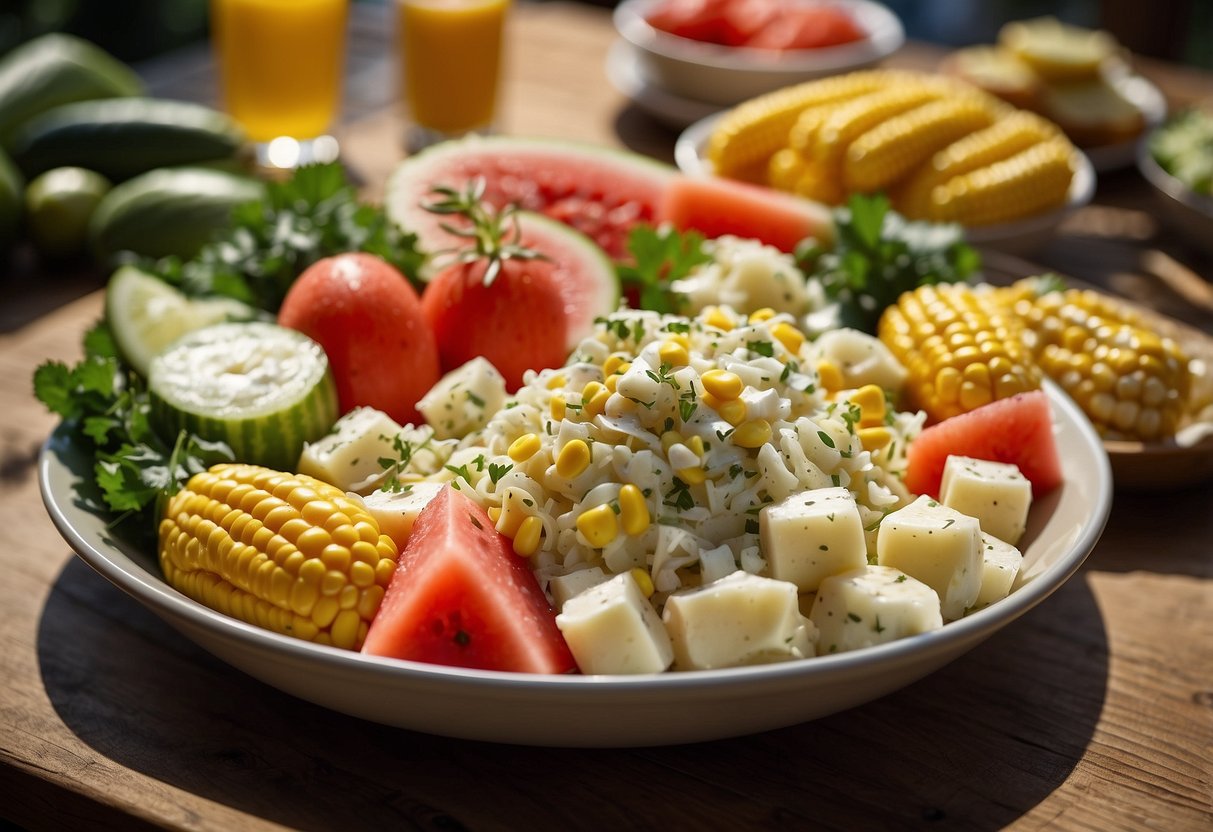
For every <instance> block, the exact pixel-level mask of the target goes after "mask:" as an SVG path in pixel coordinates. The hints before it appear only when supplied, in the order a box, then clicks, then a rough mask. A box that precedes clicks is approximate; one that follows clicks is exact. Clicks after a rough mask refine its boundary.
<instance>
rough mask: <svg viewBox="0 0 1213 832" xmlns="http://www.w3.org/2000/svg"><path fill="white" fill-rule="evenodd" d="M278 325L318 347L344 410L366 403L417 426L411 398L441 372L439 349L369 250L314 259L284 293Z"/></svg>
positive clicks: (401, 284) (411, 294) (413, 299)
mask: <svg viewBox="0 0 1213 832" xmlns="http://www.w3.org/2000/svg"><path fill="white" fill-rule="evenodd" d="M278 323H280V324H281V325H282V326H286V327H290V328H291V329H297V330H299V331H300V332H302V333H304V334H305V335H307V336H309V337H310V338H311V339H312V340H314V341H316V342H317V343H318V344H320V346H322V347H324V352H325V354H326V355H328V359H329V364H330V365H331V366H332V368H333V375H334V377H335V378H336V381H337V397H338V399H339V400H340V403H341V411H342V412H343V413H344V412H346V411H349V410H351V409H353V408H355V407H359V406H362V405H366V406H369V407H374V408H377V409H379V410H382V411H383V412H385V413H387V414H388V415H389V416H391V417H392V418H393V419H395V420H396V421H398V422H401V423H408V422H413V423H417V424H420V422H421V417H420V416H419V415H418V413H417V409H416V405H417V401H418V400H419V399H420V398H421V397H422V396H424V395H425V393H426V391H428V390H429V389H430V388H431V387H433V386H434V383H435V382H436V381H438V378H439V377H440V375H441V374H440V372H439V367H438V347H437V345H436V344H435V342H434V335H433V333H432V332H431V331H430V330H429V327H428V326H426V323H425V317H424V316H423V315H422V312H421V302H420V300H419V299H418V297H417V293H416V292H415V291H413V287H412V286H410V285H409V282H408V281H407V280H406V279H405V278H404V275H402V274H401V273H400V272H399V271H397V270H396V269H395V268H393V267H392V266H390V265H388V264H387V263H385V262H384V261H383V260H381V259H380V258H378V257H375V256H373V255H370V254H339V255H337V256H336V257H329V258H327V259H325V260H320V261H319V262H317V263H314V264H313V265H312V266H311V267H310V268H308V269H307V270H306V271H305V272H304V273H303V274H301V275H300V276H299V279H298V280H296V281H295V284H294V285H293V286H292V287H291V289H290V291H289V292H287V295H286V299H285V300H284V301H283V302H282V308H281V309H280V310H279V312H278Z"/></svg>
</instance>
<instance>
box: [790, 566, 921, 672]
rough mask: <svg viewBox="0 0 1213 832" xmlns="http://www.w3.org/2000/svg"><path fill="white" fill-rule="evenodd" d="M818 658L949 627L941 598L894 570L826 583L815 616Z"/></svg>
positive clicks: (874, 569) (856, 573)
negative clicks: (944, 624) (944, 618)
mask: <svg viewBox="0 0 1213 832" xmlns="http://www.w3.org/2000/svg"><path fill="white" fill-rule="evenodd" d="M809 619H810V620H811V621H812V622H813V624H814V625H816V627H817V653H818V655H821V656H826V655H829V654H831V653H845V652H846V651H848V650H858V649H859V648H861V647H871V646H872V645H874V644H884V643H885V642H889V641H896V640H897V639H899V638H905V637H906V636H912V635H917V634H918V633H926V632H929V631H931V630H937V629H939V628H940V627H942V626H943V617H942V616H941V614H940V611H939V595H938V594H936V592H935V590H933V589H931V588H930V587H929V586H927V585H926V584H924V583H923V582H922V581H919V580H916V579H914V578H911V577H910V576H909V575H907V574H906V573H904V572H902V571H901V570H900V569H893V568H892V567H888V566H862V567H860V568H859V569H852V570H851V571H849V572H843V573H842V574H841V575H833V576H831V577H829V578H826V579H825V580H823V581H822V582H821V588H820V589H819V590H818V591H817V598H816V600H814V602H813V608H812V610H811V611H810V613H809Z"/></svg>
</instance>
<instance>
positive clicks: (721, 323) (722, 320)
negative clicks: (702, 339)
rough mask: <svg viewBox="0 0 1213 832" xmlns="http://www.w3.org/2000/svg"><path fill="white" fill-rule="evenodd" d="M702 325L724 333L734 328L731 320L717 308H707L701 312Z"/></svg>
mask: <svg viewBox="0 0 1213 832" xmlns="http://www.w3.org/2000/svg"><path fill="white" fill-rule="evenodd" d="M703 323H704V326H710V327H715V328H716V329H719V330H722V331H724V332H728V331H729V330H730V329H732V328H733V327H734V326H736V324H735V323H734V321H733V318H732V317H730V316H729V314H728V313H727V312H725V311H724V310H722V309H721V308H720V307H718V306H709V307H708V308H707V309H705V310H704V311H703Z"/></svg>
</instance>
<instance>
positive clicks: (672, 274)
mask: <svg viewBox="0 0 1213 832" xmlns="http://www.w3.org/2000/svg"><path fill="white" fill-rule="evenodd" d="M628 253H629V254H631V256H632V261H631V262H629V263H622V264H619V265H618V266H617V267H616V271H617V273H618V274H619V282H620V285H621V287H622V288H623V290H624V292H625V293H628V294H631V295H633V296H634V298H633V299H634V300H636V301H637V302H638V303H639V308H641V309H651V310H653V311H655V312H681V311H683V309H682V299H681V297H680V296H679V295H678V294H677V293H676V292H674V291H673V289H672V288H671V284H672V283H673V282H674V281H676V280H679V279H681V278H683V277H686V276H687V275H689V274H690V273H691V272H692V271H693V270H694V269H695V268H696V267H697V266H701V265H703V264H704V263H710V262H711V261H712V255H711V253H710V252H709V251H708V250H707V249H706V247H705V246H704V237H703V235H702V234H700V233H699V232H698V231H678V230H677V229H675V228H668V227H667V228H652V227H650V226H646V225H639V226H636V227H635V228H633V229H632V231H631V232H630V233H629V234H628Z"/></svg>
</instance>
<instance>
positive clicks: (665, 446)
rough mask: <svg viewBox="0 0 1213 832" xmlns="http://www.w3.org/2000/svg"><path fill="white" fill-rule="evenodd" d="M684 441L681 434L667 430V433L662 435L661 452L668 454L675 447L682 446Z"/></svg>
mask: <svg viewBox="0 0 1213 832" xmlns="http://www.w3.org/2000/svg"><path fill="white" fill-rule="evenodd" d="M682 441H683V437H682V434H681V433H679V432H678V431H676V430H667V431H666V432H665V433H663V434H661V450H663V451H665V452H666V453H667V454H668V453H669V452H670V448H672V447H674V446H675V445H679V444H682Z"/></svg>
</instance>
